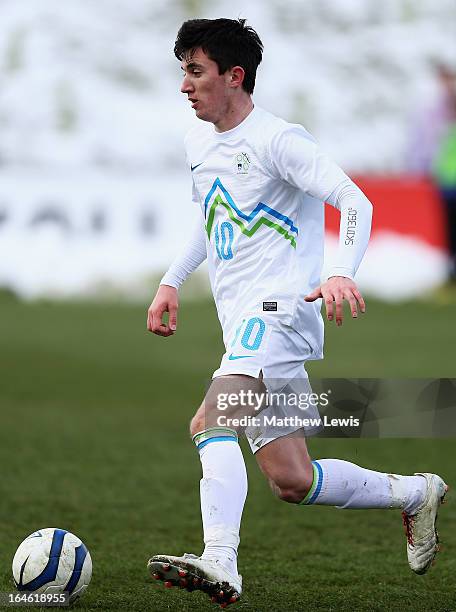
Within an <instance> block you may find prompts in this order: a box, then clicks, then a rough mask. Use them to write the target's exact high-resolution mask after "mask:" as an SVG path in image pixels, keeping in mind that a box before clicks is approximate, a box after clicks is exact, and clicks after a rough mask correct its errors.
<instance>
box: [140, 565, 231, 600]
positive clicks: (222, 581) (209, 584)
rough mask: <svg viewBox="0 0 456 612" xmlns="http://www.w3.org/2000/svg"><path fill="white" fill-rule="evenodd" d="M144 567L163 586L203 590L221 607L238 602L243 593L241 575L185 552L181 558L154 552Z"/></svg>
mask: <svg viewBox="0 0 456 612" xmlns="http://www.w3.org/2000/svg"><path fill="white" fill-rule="evenodd" d="M147 567H148V569H149V571H150V573H151V574H152V576H153V577H154V578H155V579H158V580H161V581H162V582H164V584H165V586H166V587H169V586H177V587H181V588H185V589H186V590H187V591H190V592H191V591H203V592H204V593H207V595H209V597H210V598H211V601H212V602H214V603H217V604H219V605H220V606H221V607H223V608H226V606H228V605H229V604H231V603H235V602H236V601H238V599H239V598H240V596H241V593H242V577H241V576H239V575H237V576H233V575H232V574H230V573H229V572H227V570H226V569H225V568H224V567H223V566H222V565H221V564H220V563H219V562H218V561H213V560H207V559H201V557H197V556H196V555H191V554H188V553H185V555H184V556H183V557H173V556H170V555H155V556H154V557H152V559H150V560H149V563H148V564H147ZM184 576H185V578H183V577H184ZM183 583H185V584H183Z"/></svg>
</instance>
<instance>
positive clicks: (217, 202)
mask: <svg viewBox="0 0 456 612" xmlns="http://www.w3.org/2000/svg"><path fill="white" fill-rule="evenodd" d="M219 205H221V206H223V207H224V208H225V209H226V211H227V213H228V216H229V218H230V219H231V220H232V221H233V223H236V225H237V226H238V227H239V229H240V230H241V232H242V233H243V234H245V235H246V236H248V237H249V238H250V237H251V236H253V234H255V232H256V231H257V230H258V229H259V228H260V227H261V226H262V225H266V226H267V227H270V228H272V229H274V230H276V231H277V232H279V234H281V235H282V236H283V237H284V238H285V240H289V241H290V244H291V246H292V247H293V248H296V239H295V237H294V236H292V235H291V234H289V233H288V232H287V230H286V229H284V228H283V227H282V226H280V225H279V224H278V223H274V222H273V221H271V220H270V219H267V218H266V217H260V218H259V219H258V220H257V221H256V223H255V224H254V225H253V226H252V227H251V228H250V229H249V228H248V227H246V225H245V224H244V223H243V222H242V221H241V220H240V219H238V218H237V217H236V216H235V214H234V212H233V209H232V208H231V206H230V205H229V204H227V203H226V202H224V201H223V200H222V198H221V196H220V195H216V196H215V198H214V201H213V202H212V205H211V208H210V210H209V215H208V219H207V224H206V232H207V236H208V238H209V239H210V238H211V231H212V226H213V224H214V216H215V210H216V208H217V206H219Z"/></svg>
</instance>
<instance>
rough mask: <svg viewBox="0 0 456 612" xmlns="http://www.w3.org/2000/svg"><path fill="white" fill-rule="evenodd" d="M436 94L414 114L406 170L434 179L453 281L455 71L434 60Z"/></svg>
mask: <svg viewBox="0 0 456 612" xmlns="http://www.w3.org/2000/svg"><path fill="white" fill-rule="evenodd" d="M435 73H436V78H437V80H438V91H437V95H436V97H435V99H434V101H433V104H430V105H429V106H428V107H427V108H425V109H423V110H422V111H421V112H420V113H419V114H418V115H417V116H416V118H415V121H414V126H413V130H412V134H411V136H412V138H411V142H410V150H409V152H408V156H407V166H408V170H410V171H411V172H414V173H419V174H426V175H428V176H431V178H432V179H433V180H434V182H435V184H436V186H437V188H438V190H439V192H440V194H441V197H442V202H443V204H444V206H445V209H446V214H447V228H448V244H449V248H450V279H451V280H452V281H453V282H456V71H455V70H454V69H451V68H449V67H448V66H446V65H444V64H435Z"/></svg>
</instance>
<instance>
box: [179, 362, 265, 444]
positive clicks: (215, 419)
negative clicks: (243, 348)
mask: <svg viewBox="0 0 456 612" xmlns="http://www.w3.org/2000/svg"><path fill="white" fill-rule="evenodd" d="M265 392H266V387H265V386H264V383H263V381H262V375H261V373H260V376H259V377H258V378H254V377H253V376H247V375H245V374H227V375H224V376H217V377H216V378H214V379H213V380H212V383H211V385H210V387H209V389H208V391H207V393H206V395H205V397H204V400H203V401H202V403H201V405H200V407H199V408H198V410H197V411H196V413H195V416H194V417H193V419H192V421H191V424H190V431H191V434H192V435H195V433H197V432H198V431H203V430H204V429H208V428H209V427H218V426H221V425H224V426H229V423H231V422H235V420H236V419H240V418H242V417H243V416H251V415H252V414H254V413H255V412H257V411H258V410H259V409H260V407H261V406H260V403H261V400H260V398H261V397H263V396H264V394H265ZM233 428H234V429H240V427H239V428H238V427H235V426H234V427H233Z"/></svg>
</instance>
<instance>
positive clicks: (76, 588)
mask: <svg viewBox="0 0 456 612" xmlns="http://www.w3.org/2000/svg"><path fill="white" fill-rule="evenodd" d="M91 576H92V560H91V557H90V554H89V551H88V550H87V548H86V547H85V545H84V544H83V543H82V541H81V540H80V539H79V538H78V537H76V536H75V535H73V534H72V533H70V532H68V531H65V530H64V529H54V528H48V529H41V530H40V531H35V532H34V533H32V534H31V535H29V536H28V538H26V539H25V540H24V541H23V542H22V544H21V545H20V546H19V548H18V549H17V551H16V554H15V555H14V559H13V577H14V581H15V583H16V586H17V588H18V590H20V591H29V592H36V593H63V592H68V593H69V594H70V601H74V600H75V599H76V598H77V597H79V596H80V595H82V593H83V592H84V591H85V589H86V588H87V586H88V584H89V582H90V579H91Z"/></svg>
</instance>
